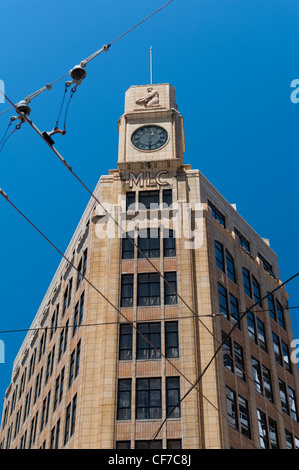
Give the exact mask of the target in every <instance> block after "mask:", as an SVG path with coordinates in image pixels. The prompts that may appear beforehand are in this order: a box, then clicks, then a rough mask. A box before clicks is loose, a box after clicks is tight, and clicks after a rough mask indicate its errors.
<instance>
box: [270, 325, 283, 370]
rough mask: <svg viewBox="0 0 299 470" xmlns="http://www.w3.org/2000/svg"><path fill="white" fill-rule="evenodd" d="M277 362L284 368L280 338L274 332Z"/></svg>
mask: <svg viewBox="0 0 299 470" xmlns="http://www.w3.org/2000/svg"><path fill="white" fill-rule="evenodd" d="M272 337H273V346H274V354H275V360H276V362H277V363H278V364H280V365H281V366H282V354H281V347H280V341H279V338H278V336H277V335H276V334H275V333H273V332H272Z"/></svg>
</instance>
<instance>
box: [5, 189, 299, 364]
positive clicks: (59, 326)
mask: <svg viewBox="0 0 299 470" xmlns="http://www.w3.org/2000/svg"><path fill="white" fill-rule="evenodd" d="M0 194H1V192H0ZM282 308H283V309H284V310H292V309H299V305H294V306H292V307H282ZM270 310H271V309H260V310H258V312H269V311H270ZM242 313H244V311H243V312H236V314H238V315H241V314H242ZM198 316H199V317H200V318H211V317H218V316H219V317H223V313H209V314H203V315H198ZM190 318H194V315H188V316H185V315H184V316H183V317H178V316H176V317H167V318H166V319H165V321H174V320H180V321H182V320H188V319H190ZM146 322H147V323H155V322H157V319H153V320H146ZM130 323H141V322H140V321H138V320H130ZM105 325H125V323H124V322H123V321H109V322H101V323H81V324H80V325H76V324H74V325H55V326H37V327H34V328H30V327H29V328H16V329H11V330H0V335H2V334H7V333H26V332H27V333H28V332H29V331H44V330H49V331H50V330H56V329H61V330H63V329H68V328H69V329H72V328H73V327H80V328H87V327H89V326H105ZM226 339H227V338H226ZM225 354H226V355H228V356H229V357H231V358H232V356H231V355H230V354H229V353H228V352H226V351H225Z"/></svg>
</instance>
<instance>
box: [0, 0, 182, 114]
mask: <svg viewBox="0 0 299 470" xmlns="http://www.w3.org/2000/svg"><path fill="white" fill-rule="evenodd" d="M173 1H174V0H169V1H168V2H167V3H165V4H164V5H162V6H161V7H160V8H158V9H157V10H155V11H154V12H152V13H151V14H150V15H148V16H147V17H145V18H143V20H141V21H139V22H138V23H136V24H135V25H134V26H132V27H131V28H130V29H128V30H127V31H126V32H124V33H123V34H121V35H120V36H118V37H117V38H116V39H114V40H113V41H111V42H110V43H109V44H108V45H104V46H103V47H102V48H101V49H99V50H98V51H96V52H94V53H93V54H91V55H90V56H89V57H87V58H86V59H84V60H82V61H81V63H80V65H81V67H85V66H86V64H87V63H88V62H90V61H91V60H93V59H94V58H95V57H97V56H98V55H99V54H101V53H102V52H104V51H108V50H109V49H110V47H111V46H112V45H113V44H115V43H116V42H117V41H119V40H120V39H122V38H123V37H124V36H126V35H127V34H129V33H130V32H131V31H133V30H134V29H135V28H137V27H138V26H140V25H141V24H142V23H144V22H145V21H147V20H148V19H149V18H151V17H152V16H154V15H155V14H156V13H158V12H159V11H161V10H163V8H165V7H167V6H168V5H169V4H170V3H172V2H173ZM68 75H69V72H67V73H65V74H64V75H62V76H61V77H59V78H57V79H56V80H54V81H53V82H51V83H47V84H46V85H45V86H43V87H42V88H40V89H38V90H36V91H35V92H33V93H31V94H30V95H28V96H27V97H26V98H25V101H26V102H27V103H29V102H30V101H31V100H32V99H34V98H36V96H38V95H40V94H41V93H43V92H44V91H46V90H51V89H52V86H53V85H55V84H56V83H58V82H59V81H60V80H62V79H63V78H65V77H67V76H68ZM11 109H13V106H11V107H10V108H8V109H6V110H5V111H2V112H1V113H0V116H1V115H2V114H5V113H7V112H8V111H10V110H11Z"/></svg>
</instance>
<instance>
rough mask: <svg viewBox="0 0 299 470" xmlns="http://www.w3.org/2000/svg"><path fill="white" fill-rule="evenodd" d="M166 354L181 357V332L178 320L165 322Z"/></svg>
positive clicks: (168, 356)
mask: <svg viewBox="0 0 299 470" xmlns="http://www.w3.org/2000/svg"><path fill="white" fill-rule="evenodd" d="M165 356H166V357H167V358H174V357H179V332H178V322H177V321H168V322H166V323H165Z"/></svg>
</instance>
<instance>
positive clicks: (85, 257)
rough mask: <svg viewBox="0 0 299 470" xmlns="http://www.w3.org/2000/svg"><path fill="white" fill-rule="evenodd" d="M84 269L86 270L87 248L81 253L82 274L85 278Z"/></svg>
mask: <svg viewBox="0 0 299 470" xmlns="http://www.w3.org/2000/svg"><path fill="white" fill-rule="evenodd" d="M86 269H87V248H86V250H84V253H83V267H82V274H83V276H85V274H86Z"/></svg>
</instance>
